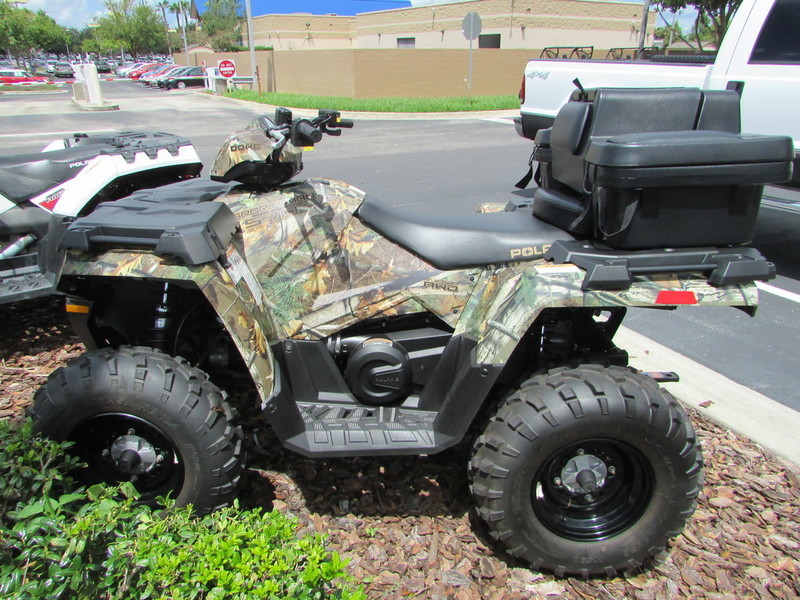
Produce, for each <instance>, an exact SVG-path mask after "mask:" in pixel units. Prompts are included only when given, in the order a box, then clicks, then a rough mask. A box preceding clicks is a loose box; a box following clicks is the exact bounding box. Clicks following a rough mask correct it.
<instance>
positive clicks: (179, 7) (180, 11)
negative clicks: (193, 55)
mask: <svg viewBox="0 0 800 600" xmlns="http://www.w3.org/2000/svg"><path fill="white" fill-rule="evenodd" d="M188 4H189V3H188V2H187V1H186V0H178V1H177V2H173V3H172V4H171V5H170V7H169V10H170V11H171V12H173V13H175V18H176V19H178V29H181V33H182V34H183V36H182V37H183V52H184V54H186V64H187V65H188V64H189V46H188V44H187V42H186V25H187V23H188V19H186V18H184V20H183V26H181V15H184V17H185V13H184V8H185V7H184V5H188ZM181 27H182V28H181Z"/></svg>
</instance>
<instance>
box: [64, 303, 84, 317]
mask: <svg viewBox="0 0 800 600" xmlns="http://www.w3.org/2000/svg"><path fill="white" fill-rule="evenodd" d="M89 308H90V307H89V305H88V304H67V312H68V313H77V314H79V315H88V314H89Z"/></svg>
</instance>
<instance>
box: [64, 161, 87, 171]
mask: <svg viewBox="0 0 800 600" xmlns="http://www.w3.org/2000/svg"><path fill="white" fill-rule="evenodd" d="M88 164H89V161H88V160H79V161H78V162H74V163H69V168H70V169H75V168H77V167H85V166H86V165H88Z"/></svg>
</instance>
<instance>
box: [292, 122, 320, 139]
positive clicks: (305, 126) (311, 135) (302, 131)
mask: <svg viewBox="0 0 800 600" xmlns="http://www.w3.org/2000/svg"><path fill="white" fill-rule="evenodd" d="M295 127H296V129H295V131H296V133H297V134H298V136H302V137H303V138H305V139H307V140H308V141H310V142H311V143H312V144H316V143H317V142H318V141H320V140H321V139H322V132H321V131H320V130H319V129H317V128H316V127H314V126H313V125H312V124H311V123H309V122H308V121H295Z"/></svg>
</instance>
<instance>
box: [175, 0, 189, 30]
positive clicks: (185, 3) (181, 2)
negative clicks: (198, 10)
mask: <svg viewBox="0 0 800 600" xmlns="http://www.w3.org/2000/svg"><path fill="white" fill-rule="evenodd" d="M176 4H177V5H178V7H179V8H180V9H181V11H183V26H184V27H188V26H189V16H190V15H189V11H190V10H191V8H192V5H191V3H190V2H189V0H178V2H176Z"/></svg>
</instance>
